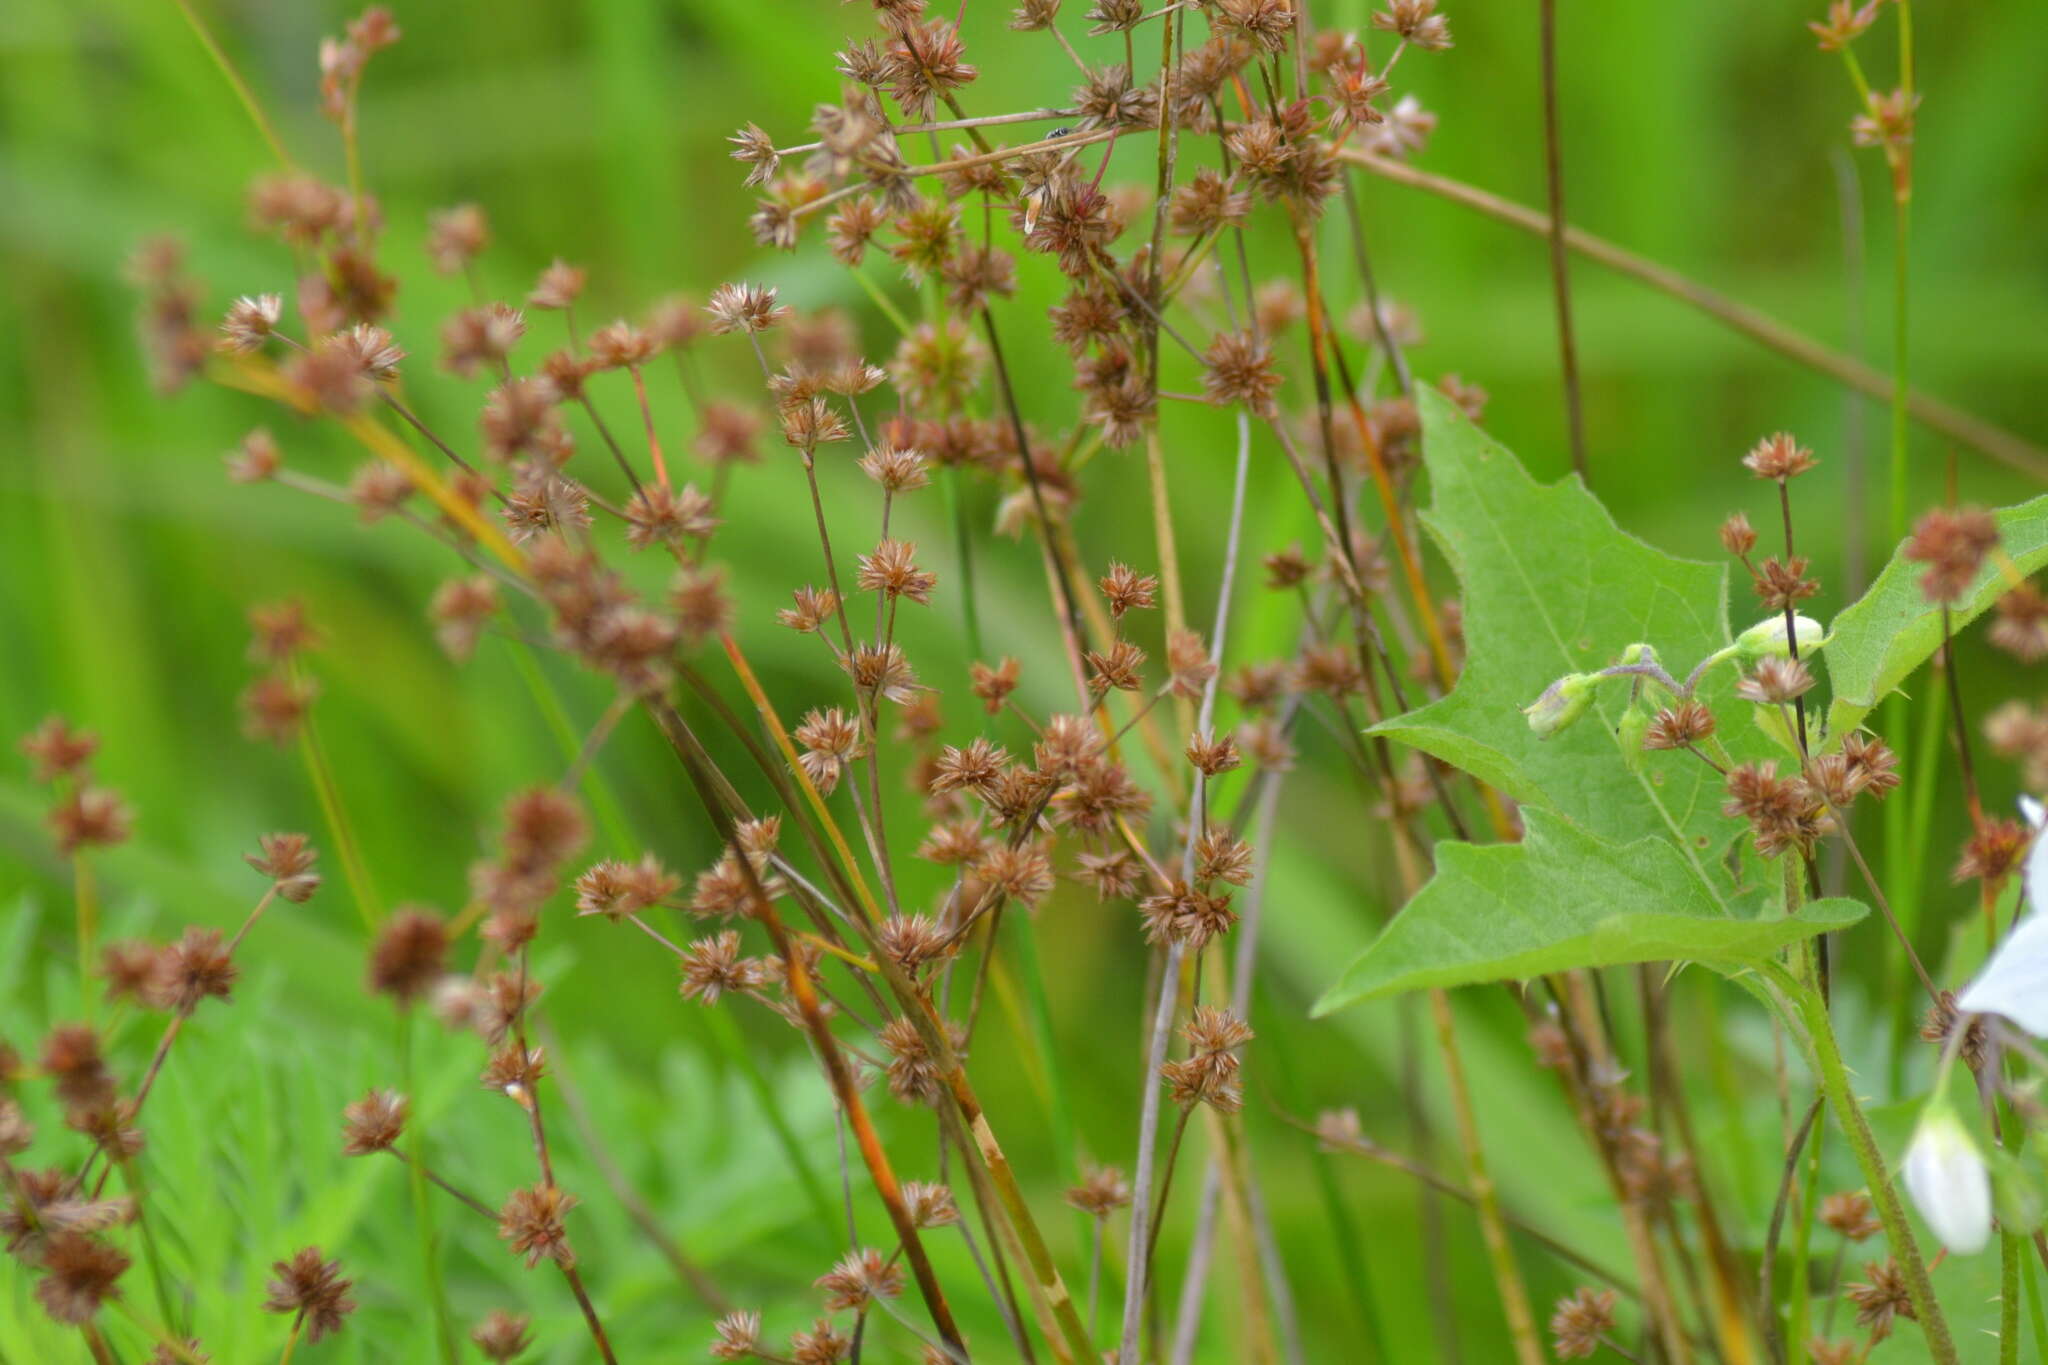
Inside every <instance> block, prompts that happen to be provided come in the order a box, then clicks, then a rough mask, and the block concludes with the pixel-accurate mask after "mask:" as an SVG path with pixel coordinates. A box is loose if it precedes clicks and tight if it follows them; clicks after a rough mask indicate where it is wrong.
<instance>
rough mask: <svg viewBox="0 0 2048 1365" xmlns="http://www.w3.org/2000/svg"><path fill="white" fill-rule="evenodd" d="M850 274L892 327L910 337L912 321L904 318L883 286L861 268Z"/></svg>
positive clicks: (854, 269)
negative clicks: (883, 289)
mask: <svg viewBox="0 0 2048 1365" xmlns="http://www.w3.org/2000/svg"><path fill="white" fill-rule="evenodd" d="M849 273H851V274H852V276H853V278H854V279H855V280H856V281H858V282H859V284H860V287H861V288H862V289H863V290H865V291H866V293H867V296H868V298H870V299H871V300H873V301H874V305H875V307H876V308H877V309H879V310H881V314H882V316H883V317H885V318H887V319H889V323H890V325H891V326H893V327H894V328H895V329H896V330H897V331H898V332H901V333H902V334H903V335H905V336H908V335H910V330H911V327H910V319H909V318H907V317H905V316H903V310H902V309H901V308H898V307H897V306H896V303H895V301H894V300H893V299H891V298H890V297H889V296H888V295H887V294H886V293H884V292H883V291H882V286H880V285H879V284H876V283H875V282H874V280H872V279H870V278H869V277H868V272H867V271H865V270H862V269H861V268H860V267H859V266H855V267H854V268H853V269H852V271H851V272H849Z"/></svg>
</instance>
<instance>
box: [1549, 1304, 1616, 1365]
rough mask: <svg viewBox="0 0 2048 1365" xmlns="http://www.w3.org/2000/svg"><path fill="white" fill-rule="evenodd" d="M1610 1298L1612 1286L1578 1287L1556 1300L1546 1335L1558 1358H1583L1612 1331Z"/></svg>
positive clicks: (1612, 1317)
mask: <svg viewBox="0 0 2048 1365" xmlns="http://www.w3.org/2000/svg"><path fill="white" fill-rule="evenodd" d="M1614 1300H1615V1293H1614V1291H1613V1290H1612V1289H1588V1288H1584V1287H1581V1288H1579V1289H1577V1290H1574V1291H1573V1292H1572V1295H1571V1297H1570V1298H1564V1299H1559V1300H1558V1301H1557V1308H1556V1310H1555V1311H1554V1312H1552V1313H1551V1315H1550V1335H1551V1337H1552V1339H1553V1340H1552V1342H1551V1345H1552V1348H1553V1349H1554V1350H1555V1351H1556V1352H1557V1358H1558V1359H1559V1360H1584V1359H1586V1358H1587V1357H1588V1356H1591V1355H1594V1354H1596V1353H1597V1352H1598V1351H1599V1350H1600V1347H1601V1344H1602V1343H1601V1338H1602V1337H1604V1336H1605V1335H1607V1334H1608V1333H1609V1332H1612V1331H1613V1330H1614Z"/></svg>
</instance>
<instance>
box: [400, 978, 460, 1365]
mask: <svg viewBox="0 0 2048 1365" xmlns="http://www.w3.org/2000/svg"><path fill="white" fill-rule="evenodd" d="M414 1051H415V1049H414V1047H413V1028H412V1010H411V1009H409V1008H406V1007H403V1006H401V1007H400V1008H399V1011H398V1069H399V1075H400V1077H401V1078H402V1079H401V1081H400V1084H402V1085H403V1086H404V1087H405V1098H406V1101H407V1103H409V1104H410V1105H411V1106H412V1120H411V1122H410V1123H409V1124H407V1131H406V1135H405V1165H406V1170H407V1172H408V1174H409V1175H410V1177H411V1182H410V1183H411V1185H412V1211H413V1223H414V1226H415V1227H417V1228H418V1230H419V1237H420V1268H421V1270H422V1272H423V1273H424V1276H425V1279H426V1282H427V1300H428V1302H430V1303H431V1304H433V1306H434V1332H435V1336H436V1338H437V1339H438V1340H439V1342H440V1345H441V1358H442V1359H443V1360H444V1361H446V1362H447V1365H456V1356H455V1349H456V1348H455V1326H454V1323H453V1320H452V1317H451V1314H450V1311H449V1308H448V1287H447V1285H446V1283H444V1282H443V1280H442V1276H441V1236H440V1231H439V1229H438V1228H436V1227H435V1225H434V1204H433V1200H432V1198H431V1197H430V1196H429V1194H428V1192H427V1146H426V1144H427V1135H426V1124H425V1122H424V1121H423V1115H422V1113H421V1107H420V1095H419V1079H418V1078H419V1067H418V1064H417V1058H416V1057H415V1056H414Z"/></svg>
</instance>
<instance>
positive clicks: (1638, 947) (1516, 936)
mask: <svg viewBox="0 0 2048 1365" xmlns="http://www.w3.org/2000/svg"><path fill="white" fill-rule="evenodd" d="M1863 913H1864V908H1863V906H1861V905H1860V904H1858V903H1857V902H1855V901H1852V900H1842V899H1833V900H1822V901H1813V902H1811V903H1809V904H1807V905H1804V906H1801V907H1800V908H1799V909H1798V911H1797V912H1796V913H1794V914H1792V915H1786V914H1784V913H1783V912H1782V911H1781V910H1778V909H1775V908H1771V907H1768V906H1767V907H1765V908H1763V909H1761V910H1759V911H1754V912H1751V913H1745V911H1744V910H1743V908H1742V907H1741V906H1739V905H1736V904H1732V903H1731V902H1730V901H1729V900H1728V899H1727V898H1726V897H1724V896H1723V895H1722V894H1721V893H1720V892H1719V891H1717V890H1716V889H1715V888H1714V886H1713V885H1712V884H1710V883H1709V882H1708V880H1707V879H1706V878H1704V877H1702V876H1701V875H1700V874H1699V871H1698V870H1697V869H1696V868H1695V867H1694V866H1693V865H1692V864H1691V863H1689V862H1687V860H1686V859H1685V858H1683V857H1681V856H1680V855H1679V853H1678V850H1676V849H1675V848H1673V847H1672V846H1671V843H1670V841H1669V840H1666V839H1660V838H1656V837H1654V836H1653V837H1650V838H1644V839H1638V840H1636V841H1635V842H1634V843H1630V844H1612V843H1609V842H1607V841H1606V840H1604V839H1600V838H1598V837H1596V836H1594V835H1591V834H1588V833H1587V832H1586V831H1585V830H1583V829H1581V828H1579V827H1578V826H1576V825H1574V824H1572V823H1571V822H1570V821H1569V820H1566V819H1563V818H1562V817H1560V816H1557V815H1553V814H1551V813H1550V812H1548V811H1545V810H1542V809H1541V808H1536V809H1532V810H1530V811H1529V812H1528V832H1527V834H1526V835H1525V837H1524V838H1523V840H1522V841H1521V842H1520V843H1514V844H1489V845H1485V846H1479V845H1474V844H1457V843H1446V844H1441V845H1439V846H1438V850H1437V872H1436V876H1435V877H1433V878H1431V879H1430V882H1429V884H1428V885H1427V886H1425V887H1423V888H1422V890H1420V891H1418V892H1417V893H1416V894H1415V898H1414V899H1413V900H1411V901H1409V902H1408V904H1407V905H1406V906H1405V907H1404V908H1403V909H1402V911H1401V913H1400V914H1399V915H1398V916H1396V917H1395V919H1394V921H1393V923H1391V924H1389V925H1388V926H1387V930H1386V932H1385V933H1383V934H1381V935H1380V937H1379V940H1378V941H1377V942H1376V943H1374V944H1373V945H1372V947H1370V948H1368V949H1366V951H1365V953H1364V955H1363V956H1361V957H1360V958H1359V959H1358V960H1357V961H1356V962H1353V963H1352V964H1351V966H1350V967H1349V968H1347V969H1346V970H1345V972H1344V975H1343V977H1342V978H1341V979H1340V980H1339V981H1338V982H1337V984H1336V985H1335V986H1333V987H1331V988H1330V990H1329V992H1328V993H1327V994H1325V995H1324V996H1323V998H1322V999H1321V1000H1319V1001H1317V1002H1316V1012H1317V1013H1318V1014H1325V1013H1328V1012H1329V1011H1331V1010H1336V1009H1341V1008H1343V1007H1344V1006H1346V1005H1349V1004H1353V1003H1355V1002H1357V1001H1360V1000H1369V999H1372V998H1373V997H1375V996H1381V995H1389V994H1392V993H1394V992H1396V991H1408V990H1419V989H1421V988H1423V987H1425V986H1467V985H1472V984H1475V983H1478V982H1484V981H1502V980H1519V979H1524V978H1527V977H1532V976H1542V975H1546V974H1548V973H1551V972H1561V971H1568V970H1571V969H1573V968H1577V967H1615V966H1622V965H1625V964H1629V963H1635V962H1667V961H1673V960H1687V961H1697V962H1705V963H1709V964H1712V965H1714V966H1718V967H1727V968H1739V967H1742V966H1745V965H1749V964H1753V963H1755V962H1758V961H1760V960H1762V959H1765V958H1769V957H1770V956H1772V955H1773V954H1775V953H1776V952H1777V951H1778V950H1779V949H1781V948H1783V947H1784V946H1785V945H1786V944H1788V943H1794V942H1797V941H1798V940H1800V939H1802V938H1805V937H1808V936H1809V935H1812V934H1825V933H1832V932H1833V931H1835V930H1837V929H1844V928H1847V927H1848V926H1849V925H1851V924H1854V923H1855V922H1856V921H1857V920H1859V919H1861V918H1862V917H1863Z"/></svg>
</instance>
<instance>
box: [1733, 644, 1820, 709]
mask: <svg viewBox="0 0 2048 1365" xmlns="http://www.w3.org/2000/svg"><path fill="white" fill-rule="evenodd" d="M1812 688H1813V674H1812V672H1810V671H1809V670H1808V669H1807V667H1806V665H1805V664H1804V663H1802V662H1801V661H1800V660H1798V659H1791V658H1785V657H1783V656H1780V655H1776V654H1767V655H1765V656H1764V657H1763V658H1761V659H1758V660H1757V661H1756V668H1755V669H1754V670H1753V671H1752V672H1750V673H1749V674H1748V675H1747V676H1746V677H1744V678H1743V679H1742V681H1740V682H1738V683H1736V684H1735V695H1736V696H1738V697H1741V698H1742V699H1743V700H1744V701H1753V702H1756V703H1758V704H1759V705H1766V706H1779V705H1783V704H1785V703H1787V702H1790V701H1791V700H1792V699H1793V698H1795V697H1801V696H1804V695H1805V694H1806V693H1807V692H1809V691H1811V690H1812Z"/></svg>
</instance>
